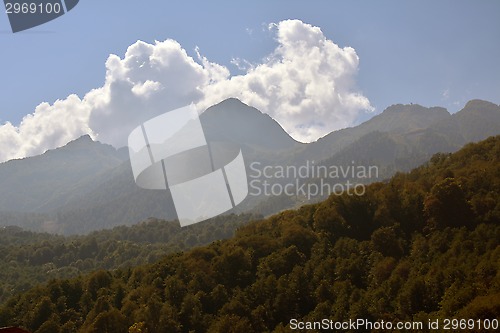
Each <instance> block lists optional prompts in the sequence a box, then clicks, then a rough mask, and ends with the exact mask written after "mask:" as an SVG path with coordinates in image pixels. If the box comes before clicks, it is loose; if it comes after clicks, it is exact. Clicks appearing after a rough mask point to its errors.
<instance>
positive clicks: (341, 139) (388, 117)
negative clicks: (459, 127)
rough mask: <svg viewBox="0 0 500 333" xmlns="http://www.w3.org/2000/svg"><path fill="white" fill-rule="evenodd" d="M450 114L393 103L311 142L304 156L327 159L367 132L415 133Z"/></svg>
mask: <svg viewBox="0 0 500 333" xmlns="http://www.w3.org/2000/svg"><path fill="white" fill-rule="evenodd" d="M450 117H451V115H450V114H449V113H448V111H446V109H444V108H441V107H431V108H426V107H423V106H420V105H417V104H411V105H402V104H396V105H392V106H390V107H388V108H387V109H385V110H384V111H383V112H382V113H381V114H379V115H376V116H374V117H373V118H372V119H370V120H368V121H366V122H364V123H363V124H360V125H359V126H356V127H351V128H345V129H341V130H338V131H334V132H332V133H330V134H327V135H325V136H324V137H322V138H320V139H319V140H318V141H316V142H313V143H311V144H309V145H307V146H306V147H304V152H303V154H302V155H301V156H300V158H301V159H310V160H323V159H325V156H329V157H330V156H333V155H334V154H336V153H338V152H339V151H341V150H342V149H345V148H347V147H348V146H349V145H351V144H352V143H354V142H356V141H357V140H359V139H361V138H362V137H363V136H365V135H367V134H370V133H373V132H385V133H395V134H405V133H411V132H413V131H417V130H422V129H426V128H428V127H430V126H431V125H433V124H435V123H437V122H439V121H443V120H446V119H449V118H450Z"/></svg>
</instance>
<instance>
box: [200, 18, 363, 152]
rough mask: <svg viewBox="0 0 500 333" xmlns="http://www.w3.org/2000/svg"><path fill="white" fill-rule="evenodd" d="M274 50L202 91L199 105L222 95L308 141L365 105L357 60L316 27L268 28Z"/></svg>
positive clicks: (294, 23)
mask: <svg viewBox="0 0 500 333" xmlns="http://www.w3.org/2000/svg"><path fill="white" fill-rule="evenodd" d="M269 29H272V30H274V31H275V32H276V41H277V42H278V46H277V48H276V50H275V51H274V53H273V54H272V55H270V56H269V57H268V58H266V60H265V61H264V62H263V63H261V64H258V65H256V66H253V67H250V68H249V69H248V70H247V72H246V73H245V74H244V75H238V76H233V77H231V78H229V79H228V80H225V81H221V82H219V83H218V84H214V85H210V86H208V87H206V88H205V89H204V92H205V99H204V100H203V101H202V103H203V105H204V106H209V105H210V104H213V103H214V102H216V101H219V100H221V99H224V98H227V97H237V98H239V99H240V100H242V101H243V102H245V103H247V104H250V105H252V106H255V107H257V108H258V109H260V110H262V111H264V112H267V113H268V114H269V115H271V116H272V117H273V118H274V119H276V120H277V121H278V122H279V123H280V124H281V126H283V128H284V129H285V130H286V131H287V132H288V133H289V134H290V135H291V136H292V137H294V138H295V139H297V140H299V141H304V142H309V141H313V140H316V139H318V138H319V137H321V136H324V135H326V134H328V133H329V132H331V131H333V130H336V129H340V128H344V127H347V126H349V125H352V124H353V123H354V121H355V120H356V118H357V117H358V115H359V113H360V112H362V111H363V110H371V109H372V107H371V106H370V102H369V101H368V99H367V98H366V97H364V96H363V95H362V94H361V93H360V92H358V91H357V90H356V87H355V76H356V74H357V71H358V65H359V58H358V56H357V54H356V51H355V50H354V49H353V48H351V47H344V48H340V47H339V46H338V45H336V44H335V43H334V42H333V41H331V40H329V39H327V38H326V37H325V35H324V34H323V32H322V31H321V29H320V28H318V27H314V26H311V25H309V24H305V23H303V22H301V21H299V20H287V21H282V22H280V23H278V24H271V25H270V26H269Z"/></svg>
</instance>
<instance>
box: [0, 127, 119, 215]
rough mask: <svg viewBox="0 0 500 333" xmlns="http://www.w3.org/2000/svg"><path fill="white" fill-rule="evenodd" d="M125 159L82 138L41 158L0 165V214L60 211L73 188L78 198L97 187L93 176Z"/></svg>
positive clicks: (87, 137)
mask: <svg viewBox="0 0 500 333" xmlns="http://www.w3.org/2000/svg"><path fill="white" fill-rule="evenodd" d="M125 158H126V157H125V156H123V153H122V152H119V151H117V150H116V149H114V148H113V147H111V146H109V145H103V144H96V143H95V142H93V141H92V139H91V138H90V137H89V136H83V137H81V138H80V139H77V140H75V141H72V142H70V143H68V144H67V145H66V146H64V147H61V148H59V149H54V150H49V151H47V152H46V153H44V154H42V155H39V156H34V157H30V158H25V159H20V160H11V161H8V162H5V163H2V164H0V188H1V189H2V191H0V211H20V212H41V211H49V210H51V209H54V208H57V207H60V206H62V205H64V203H65V202H66V201H67V200H68V199H69V198H70V197H71V196H72V195H74V194H75V193H74V192H73V191H74V190H75V189H76V188H78V191H79V193H80V194H82V193H83V192H88V191H89V190H91V189H92V188H94V187H96V186H98V185H99V184H98V183H96V182H95V181H94V179H95V177H96V175H98V174H100V173H102V172H104V171H106V170H110V169H113V168H115V167H117V166H118V165H119V164H121V163H122V162H123V160H124V159H125ZM82 184H85V185H83V186H82Z"/></svg>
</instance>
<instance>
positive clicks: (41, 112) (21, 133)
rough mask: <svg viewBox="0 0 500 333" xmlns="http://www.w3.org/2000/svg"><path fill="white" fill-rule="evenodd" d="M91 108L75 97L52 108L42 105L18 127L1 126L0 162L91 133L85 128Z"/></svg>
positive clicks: (57, 102)
mask: <svg viewBox="0 0 500 333" xmlns="http://www.w3.org/2000/svg"><path fill="white" fill-rule="evenodd" d="M89 114H90V109H89V108H88V107H87V105H86V104H85V103H82V101H81V100H80V99H79V98H78V96H76V95H71V96H69V97H68V98H66V99H65V100H58V101H56V102H55V103H54V104H53V105H49V104H48V103H42V104H40V105H38V106H37V107H36V109H35V112H34V113H33V114H29V115H27V116H25V117H24V118H23V120H22V121H21V124H20V125H19V126H14V125H12V124H11V123H9V122H7V123H6V124H4V125H2V126H0V161H6V160H10V159H14V158H22V157H26V156H32V155H38V154H41V153H43V152H45V151H46V150H47V149H51V148H54V147H59V146H63V145H65V144H66V143H68V142H69V141H71V140H73V139H75V138H77V137H79V136H81V135H84V134H91V135H92V136H94V133H93V132H92V131H91V130H90V128H89V126H88V122H89Z"/></svg>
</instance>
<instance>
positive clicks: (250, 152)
mask: <svg viewBox="0 0 500 333" xmlns="http://www.w3.org/2000/svg"><path fill="white" fill-rule="evenodd" d="M200 121H201V123H202V127H203V130H204V132H205V136H206V137H207V140H208V141H225V142H227V141H229V142H233V143H235V144H236V145H238V146H240V147H241V149H242V151H243V156H244V159H245V163H246V166H247V171H249V172H250V173H249V175H250V174H251V171H252V170H250V168H249V165H250V164H251V163H252V162H259V163H260V165H261V166H262V167H264V166H292V167H294V166H295V167H300V166H303V165H305V164H306V163H307V162H308V161H309V162H312V161H314V162H315V163H316V164H319V165H326V166H332V165H336V166H339V165H347V166H348V165H351V163H353V162H355V163H356V164H358V165H365V166H368V165H376V166H377V167H378V168H379V170H380V174H379V178H378V179H367V180H365V182H371V181H377V180H383V179H385V178H388V177H390V176H391V175H393V174H394V173H395V172H397V171H406V170H410V169H411V168H414V167H416V166H418V165H420V164H421V163H423V162H424V161H426V160H428V159H429V158H430V157H431V156H432V155H433V154H434V153H436V152H453V151H456V150H458V149H459V148H460V147H462V146H463V145H464V144H465V143H467V142H471V141H478V140H481V139H484V138H487V137H488V136H491V135H495V134H500V107H499V106H498V105H495V104H493V103H489V102H485V101H480V100H473V101H470V102H469V103H467V105H466V106H465V107H464V108H463V110H461V111H460V112H457V113H456V114H453V115H450V114H449V113H448V112H447V111H446V109H444V108H441V107H432V108H425V107H422V106H420V105H416V104H412V105H401V104H397V105H393V106H390V107H389V108H387V109H386V110H384V111H383V112H382V113H381V114H379V115H377V116H375V117H373V118H372V119H370V120H368V121H367V122H365V123H363V124H361V125H359V126H356V127H353V128H347V129H343V130H339V131H335V132H332V133H330V134H328V135H327V136H325V137H323V138H321V139H319V140H318V141H316V142H313V143H310V144H302V143H298V142H297V141H295V140H294V139H292V138H291V137H290V136H289V135H288V134H287V133H286V132H285V131H284V130H283V128H282V127H281V126H280V125H279V124H278V123H277V122H276V121H274V120H273V119H272V118H271V117H269V116H268V115H266V114H263V113H262V112H260V111H259V110H257V109H255V108H252V107H249V106H248V105H245V104H243V103H241V102H240V101H239V100H237V99H228V100H225V101H223V102H221V103H219V104H217V105H214V106H212V107H210V108H208V109H207V110H206V111H205V112H204V113H202V115H201V116H200ZM262 177H263V176H262V175H261V178H262ZM269 181H270V182H274V183H282V184H283V183H284V182H287V181H290V180H289V179H271V180H269ZM302 181H304V182H307V181H308V180H307V179H305V180H302ZM311 181H317V179H316V180H311ZM0 186H1V188H2V189H4V191H2V192H0V224H2V225H8V224H15V225H20V226H23V227H26V228H30V229H38V230H43V231H49V232H58V233H65V234H75V233H87V232H89V231H92V230H98V229H102V228H110V227H114V226H117V225H131V224H134V223H137V222H138V221H141V220H144V219H147V218H149V217H156V218H162V219H168V220H173V219H175V218H176V214H175V209H174V207H173V203H172V200H171V196H170V193H169V192H168V191H153V190H144V189H141V188H139V187H138V186H137V185H136V184H135V182H134V179H133V176H132V170H131V166H130V162H129V161H128V153H127V151H126V149H125V150H124V149H119V150H117V149H114V148H113V147H111V146H108V145H104V144H101V143H99V142H94V141H92V140H91V139H90V137H88V136H85V137H82V138H80V139H78V140H75V141H73V142H70V143H69V144H67V145H66V146H64V147H61V148H58V149H55V150H51V151H48V152H46V153H45V154H43V155H40V156H36V157H30V158H26V159H22V160H14V161H9V162H6V163H2V164H0ZM324 195H326V194H324ZM324 195H323V196H321V195H320V196H318V197H314V198H304V197H303V196H302V197H301V196H299V195H295V196H281V197H280V196H265V195H255V196H249V197H247V199H245V200H244V201H243V203H242V204H241V205H239V206H238V207H237V209H236V211H237V212H247V211H252V212H255V213H258V214H264V215H269V214H272V213H275V212H278V211H280V210H283V209H286V208H290V207H296V206H299V205H301V204H304V203H306V202H309V201H311V200H314V201H317V200H319V199H321V198H322V197H324ZM20 213H22V214H20Z"/></svg>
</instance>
